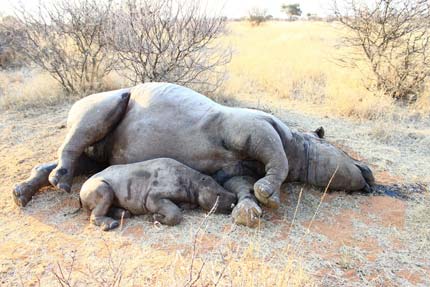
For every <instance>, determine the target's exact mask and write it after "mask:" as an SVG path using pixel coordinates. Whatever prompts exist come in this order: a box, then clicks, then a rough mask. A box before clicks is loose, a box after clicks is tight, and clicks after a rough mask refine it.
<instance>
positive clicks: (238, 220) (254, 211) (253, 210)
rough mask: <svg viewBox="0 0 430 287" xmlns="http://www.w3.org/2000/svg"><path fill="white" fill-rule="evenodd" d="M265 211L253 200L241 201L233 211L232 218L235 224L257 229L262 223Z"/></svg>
mask: <svg viewBox="0 0 430 287" xmlns="http://www.w3.org/2000/svg"><path fill="white" fill-rule="evenodd" d="M262 213H263V211H262V210H261V208H260V206H258V204H257V203H256V202H255V201H254V200H252V199H248V198H247V199H244V200H242V201H240V202H239V203H238V204H237V205H236V206H235V207H234V209H233V212H232V214H231V215H232V217H233V221H234V223H235V224H238V225H245V226H248V227H256V226H258V225H259V223H260V217H261V215H262Z"/></svg>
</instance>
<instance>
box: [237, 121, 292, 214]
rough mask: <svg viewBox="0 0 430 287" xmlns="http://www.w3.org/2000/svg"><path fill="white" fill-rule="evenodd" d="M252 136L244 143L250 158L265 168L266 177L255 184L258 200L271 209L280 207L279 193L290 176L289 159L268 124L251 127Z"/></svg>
mask: <svg viewBox="0 0 430 287" xmlns="http://www.w3.org/2000/svg"><path fill="white" fill-rule="evenodd" d="M249 130H250V132H251V134H250V135H249V136H248V137H247V139H246V143H244V148H245V152H246V153H247V154H248V156H249V157H251V158H253V159H256V160H258V161H259V162H261V163H262V164H264V166H265V172H266V174H265V176H264V177H263V178H261V179H259V180H258V181H257V182H256V183H255V184H254V193H255V196H256V197H257V199H258V200H259V201H260V202H261V203H262V204H264V205H266V206H268V207H270V208H278V207H279V206H280V198H279V192H280V188H281V185H282V183H283V182H284V180H285V179H286V178H287V175H288V159H287V156H286V154H285V150H284V146H283V143H282V140H281V138H280V135H279V134H278V132H277V131H276V130H275V128H274V127H273V126H272V125H271V124H270V123H268V122H265V121H263V122H261V123H255V124H254V125H253V126H251V127H249Z"/></svg>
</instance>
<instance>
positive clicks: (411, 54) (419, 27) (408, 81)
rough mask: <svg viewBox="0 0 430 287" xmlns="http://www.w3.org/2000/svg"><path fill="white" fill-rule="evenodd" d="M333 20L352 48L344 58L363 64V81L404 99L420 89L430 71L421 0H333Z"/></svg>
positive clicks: (429, 39)
mask: <svg viewBox="0 0 430 287" xmlns="http://www.w3.org/2000/svg"><path fill="white" fill-rule="evenodd" d="M334 11H335V15H336V17H337V20H338V21H339V22H340V23H341V24H342V25H343V26H344V27H346V29H347V30H348V32H347V33H346V34H345V36H344V42H343V43H344V45H346V46H348V47H351V48H352V49H351V50H349V52H348V54H349V55H346V56H344V57H343V61H345V62H347V63H349V64H352V65H354V66H356V67H357V66H360V65H361V64H362V63H363V62H365V63H366V64H368V66H369V67H370V70H371V72H372V76H371V77H370V79H368V82H366V83H365V85H366V86H367V87H368V88H370V89H373V90H377V91H382V92H383V93H385V94H386V95H389V96H390V97H392V98H394V99H396V100H402V101H404V102H406V103H408V102H413V101H416V99H417V98H418V97H420V96H422V94H423V93H424V90H425V84H426V82H427V80H428V78H429V76H430V25H429V21H430V6H429V3H428V1H422V0H407V1H404V0H402V1H398V0H378V1H375V2H372V3H370V2H364V1H359V0H348V1H343V2H342V4H339V5H338V4H337V3H336V2H335V6H334Z"/></svg>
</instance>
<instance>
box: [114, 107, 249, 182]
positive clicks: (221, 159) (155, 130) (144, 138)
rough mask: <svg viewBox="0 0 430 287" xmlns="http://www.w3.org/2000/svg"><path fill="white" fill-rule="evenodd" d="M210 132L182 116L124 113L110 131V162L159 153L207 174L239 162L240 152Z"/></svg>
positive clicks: (155, 155)
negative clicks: (225, 144)
mask: <svg viewBox="0 0 430 287" xmlns="http://www.w3.org/2000/svg"><path fill="white" fill-rule="evenodd" d="M221 142H222V140H221V139H219V138H217V137H216V136H215V137H214V135H213V134H211V132H208V131H207V130H205V129H202V128H201V127H200V126H199V125H193V124H191V123H190V121H188V120H186V119H183V118H176V119H174V118H173V117H169V116H168V115H166V114H165V116H164V118H162V119H161V118H159V117H158V116H157V117H155V116H151V115H148V114H145V113H142V117H141V118H136V117H127V116H126V117H125V118H124V120H123V121H122V122H121V124H120V125H119V126H118V127H117V128H116V130H115V132H114V134H113V140H112V148H111V150H110V156H109V163H110V164H126V163H133V162H139V161H145V160H150V159H155V158H160V157H168V158H172V159H175V160H177V161H179V162H181V163H183V164H185V165H187V166H189V167H191V168H194V169H196V170H198V171H201V172H204V173H207V174H211V173H214V172H216V171H217V170H220V169H222V168H224V167H226V166H231V165H234V164H236V163H237V162H239V161H240V160H241V159H242V158H241V155H240V154H238V153H235V152H233V151H230V150H227V149H226V148H225V147H223V145H222V144H221Z"/></svg>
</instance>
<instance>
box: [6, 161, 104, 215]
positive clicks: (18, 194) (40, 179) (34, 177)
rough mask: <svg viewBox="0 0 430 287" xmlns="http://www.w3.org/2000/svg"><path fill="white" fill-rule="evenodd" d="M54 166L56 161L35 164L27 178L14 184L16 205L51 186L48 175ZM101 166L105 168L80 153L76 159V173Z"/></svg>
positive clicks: (27, 200) (13, 194) (100, 167)
mask: <svg viewBox="0 0 430 287" xmlns="http://www.w3.org/2000/svg"><path fill="white" fill-rule="evenodd" d="M56 166H57V162H56V161H53V162H49V163H43V164H40V165H37V166H35V167H34V168H33V169H32V170H31V174H30V177H29V178H27V179H26V180H24V181H22V182H20V183H18V184H16V185H15V186H14V188H13V190H12V197H13V200H14V201H15V203H16V205H18V206H20V207H25V206H26V205H27V203H28V202H29V201H30V200H31V198H32V197H33V195H34V194H35V193H36V192H37V191H38V190H39V189H41V188H43V187H46V186H51V184H50V182H49V180H48V177H49V174H50V173H51V172H52V170H54V168H55V167H56ZM103 168H105V166H104V165H102V164H100V163H97V162H95V161H93V160H91V159H89V158H88V157H87V156H85V155H82V156H80V157H79V159H78V164H77V167H76V174H77V175H82V174H91V173H95V172H98V171H101V170H102V169H103Z"/></svg>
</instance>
